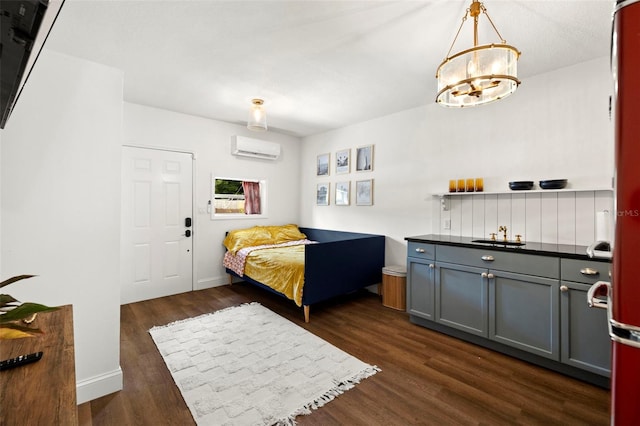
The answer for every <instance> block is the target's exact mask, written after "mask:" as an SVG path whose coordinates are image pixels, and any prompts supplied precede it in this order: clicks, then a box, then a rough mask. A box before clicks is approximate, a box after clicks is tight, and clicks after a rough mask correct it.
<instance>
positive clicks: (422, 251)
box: [416, 247, 424, 253]
mask: <svg viewBox="0 0 640 426" xmlns="http://www.w3.org/2000/svg"><path fill="white" fill-rule="evenodd" d="M416 253H424V249H423V248H420V247H418V248H417V249H416Z"/></svg>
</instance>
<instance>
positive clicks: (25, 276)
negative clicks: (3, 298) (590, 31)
mask: <svg viewBox="0 0 640 426" xmlns="http://www.w3.org/2000/svg"><path fill="white" fill-rule="evenodd" d="M32 277H35V275H16V276H15V277H11V278H9V279H7V280H4V281H2V282H1V283H0V288H2V287H4V286H5V285H9V284H12V283H15V282H16V281H20V280H24V279H27V278H32Z"/></svg>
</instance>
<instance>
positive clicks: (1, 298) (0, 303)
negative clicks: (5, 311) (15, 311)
mask: <svg viewBox="0 0 640 426" xmlns="http://www.w3.org/2000/svg"><path fill="white" fill-rule="evenodd" d="M13 302H17V300H16V299H14V298H13V297H11V296H9V295H8V294H0V308H2V307H4V306H7V305H8V304H9V303H13Z"/></svg>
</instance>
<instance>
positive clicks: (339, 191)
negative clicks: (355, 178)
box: [336, 181, 351, 206]
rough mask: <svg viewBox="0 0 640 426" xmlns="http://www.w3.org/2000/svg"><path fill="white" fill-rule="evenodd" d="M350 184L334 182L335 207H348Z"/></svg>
mask: <svg viewBox="0 0 640 426" xmlns="http://www.w3.org/2000/svg"><path fill="white" fill-rule="evenodd" d="M350 186H351V182H348V181H347V182H336V206H348V205H349V189H350Z"/></svg>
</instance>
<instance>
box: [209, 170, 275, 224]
mask: <svg viewBox="0 0 640 426" xmlns="http://www.w3.org/2000/svg"><path fill="white" fill-rule="evenodd" d="M212 186H213V203H212V204H213V206H212V209H211V217H212V218H214V219H220V218H226V219H238V218H244V217H247V218H249V217H251V218H256V217H267V212H266V208H267V202H266V201H267V198H266V197H267V182H266V181H265V180H256V179H234V178H224V177H215V178H213V185H212Z"/></svg>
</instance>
